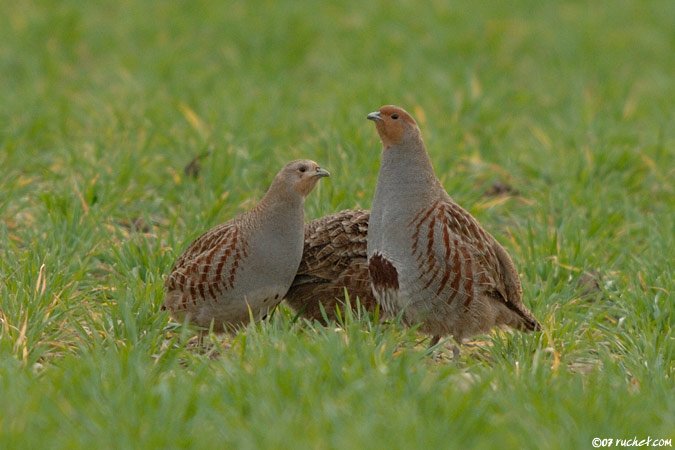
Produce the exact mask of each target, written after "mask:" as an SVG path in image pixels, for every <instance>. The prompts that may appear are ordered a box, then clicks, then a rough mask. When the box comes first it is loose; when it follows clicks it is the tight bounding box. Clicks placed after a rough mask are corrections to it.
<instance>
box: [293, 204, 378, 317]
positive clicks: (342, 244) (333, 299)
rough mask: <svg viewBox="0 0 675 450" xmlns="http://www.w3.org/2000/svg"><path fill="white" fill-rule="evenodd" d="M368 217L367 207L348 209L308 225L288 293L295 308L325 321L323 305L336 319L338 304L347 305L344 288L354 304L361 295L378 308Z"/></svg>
mask: <svg viewBox="0 0 675 450" xmlns="http://www.w3.org/2000/svg"><path fill="white" fill-rule="evenodd" d="M368 218H369V212H368V211H363V210H345V211H341V212H338V213H335V214H331V215H329V216H325V217H322V218H320V219H316V220H314V221H312V222H309V223H308V224H306V225H305V245H304V250H303V254H302V261H301V262H300V268H299V269H298V274H297V275H296V276H295V279H294V280H293V284H292V285H291V288H290V289H289V291H288V293H287V294H286V301H287V302H288V304H289V305H290V306H291V307H292V308H293V309H294V310H295V311H297V312H299V313H300V314H301V315H302V316H304V317H306V318H308V319H315V320H321V321H323V315H322V313H321V306H320V305H323V308H324V310H325V312H326V316H327V317H328V318H329V319H335V313H336V309H335V307H336V306H337V305H340V306H341V307H342V306H343V305H344V300H345V288H346V289H347V292H348V293H349V299H350V303H351V304H352V307H353V306H354V305H356V298H357V297H358V298H359V301H360V302H361V304H362V305H363V306H364V307H365V308H366V309H368V310H373V309H374V308H375V305H376V302H375V298H374V297H373V294H372V292H371V288H370V281H369V279H368V264H367V258H366V239H367V234H368Z"/></svg>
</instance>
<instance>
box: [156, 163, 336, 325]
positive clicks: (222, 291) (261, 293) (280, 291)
mask: <svg viewBox="0 0 675 450" xmlns="http://www.w3.org/2000/svg"><path fill="white" fill-rule="evenodd" d="M329 175H330V174H329V173H328V171H326V170H324V169H322V168H320V167H319V166H318V165H317V164H316V163H315V162H313V161H307V160H300V161H293V162H291V163H289V164H287V165H286V166H285V167H284V168H283V169H282V170H281V171H280V172H279V173H278V174H277V176H276V177H275V178H274V181H273V182H272V185H271V186H270V188H269V190H268V191H267V193H266V194H265V196H264V197H263V198H262V200H261V201H260V203H258V205H257V206H255V207H254V208H253V209H252V210H251V211H248V212H246V213H244V214H242V215H240V216H238V217H236V218H234V219H232V220H230V221H229V222H227V223H224V224H222V225H219V226H217V227H215V228H213V229H211V230H209V231H207V232H206V233H204V234H203V235H202V236H200V237H199V238H197V240H195V241H194V242H193V243H192V244H191V245H190V246H189V247H188V248H187V250H185V252H184V253H183V255H182V256H181V257H180V258H178V260H177V261H176V263H175V264H174V266H173V268H172V269H171V274H170V275H169V276H168V278H167V279H166V282H165V284H164V288H165V292H166V296H165V300H164V305H163V307H162V309H166V310H169V311H170V312H171V314H172V316H173V317H174V318H176V319H177V320H180V321H183V320H185V318H186V316H187V318H188V320H190V321H191V322H193V323H195V324H197V325H200V326H202V327H209V326H211V325H213V329H214V330H216V331H222V330H224V329H229V328H234V327H236V326H238V325H243V324H246V323H247V322H248V321H249V317H250V316H251V315H252V316H253V318H254V319H258V318H260V317H263V316H264V315H265V314H266V313H267V312H268V311H269V310H270V309H271V308H273V307H274V306H276V305H277V304H278V303H279V302H281V300H282V299H283V297H284V295H285V294H286V292H287V291H288V288H289V287H290V286H291V282H292V281H293V278H294V277H295V274H296V271H297V270H298V266H299V264H300V258H301V257H302V247H303V237H304V230H303V227H304V201H305V197H306V196H307V195H308V194H309V193H310V192H311V191H312V189H314V186H315V185H316V183H317V181H318V180H319V179H320V178H322V177H327V176H329Z"/></svg>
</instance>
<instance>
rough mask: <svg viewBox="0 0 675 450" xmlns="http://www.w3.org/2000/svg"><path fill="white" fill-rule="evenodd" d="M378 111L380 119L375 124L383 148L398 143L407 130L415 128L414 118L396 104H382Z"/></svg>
mask: <svg viewBox="0 0 675 450" xmlns="http://www.w3.org/2000/svg"><path fill="white" fill-rule="evenodd" d="M379 111H380V118H381V120H377V121H376V122H375V126H376V128H377V132H378V134H379V135H380V139H382V144H383V145H384V147H385V148H387V147H389V146H391V145H396V144H398V143H400V142H401V141H402V140H403V137H404V135H405V133H406V131H407V130H411V129H412V130H414V129H416V128H417V123H416V122H415V119H413V118H412V116H411V115H410V114H408V113H407V112H406V111H405V110H404V109H402V108H399V107H398V106H392V105H387V106H383V107H381V108H380V110H379Z"/></svg>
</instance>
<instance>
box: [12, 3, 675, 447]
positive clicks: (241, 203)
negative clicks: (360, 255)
mask: <svg viewBox="0 0 675 450" xmlns="http://www.w3.org/2000/svg"><path fill="white" fill-rule="evenodd" d="M0 4H1V5H2V8H1V9H2V11H3V13H2V15H1V17H0V130H1V131H0V167H1V169H0V173H1V176H0V448H2V449H14V448H35V449H37V448H96V449H100V448H186V447H194V448H237V449H257V448H288V449H301V448H312V449H317V448H319V449H323V448H354V449H392V448H402V449H403V448H405V449H435V448H513V449H520V448H533V449H535V448H536V449H541V448H560V449H568V448H592V439H593V438H594V437H599V438H608V439H617V438H621V439H632V438H633V437H637V438H638V440H639V439H646V438H648V437H651V438H652V439H675V381H674V380H673V377H674V376H675V364H674V363H673V356H674V350H675V342H674V340H675V339H674V337H673V334H672V329H673V323H674V320H675V317H674V314H673V290H674V289H675V286H674V285H673V261H674V259H673V255H675V192H674V187H673V178H674V176H675V170H674V168H675V75H674V74H675V57H674V55H675V28H674V27H673V24H674V23H675V2H673V1H670V0H664V1H637V0H636V1H622V0H617V1H612V2H609V1H596V2H583V1H569V2H541V1H535V0H532V1H516V2H497V1H491V2H473V1H456V2H446V1H441V0H437V1H431V2H427V3H426V5H425V6H423V2H419V1H398V0H394V1H390V2H385V1H373V2H361V1H352V0H348V1H343V2H330V1H318V2H310V1H305V2H301V1H298V2H286V3H285V2H274V1H264V0H259V1H258V0H256V1H233V2H227V1H226V2H218V1H207V0H197V1H176V2H150V1H137V2H134V1H128V0H122V1H117V2H103V1H90V2H80V1H75V0H64V1H59V2H49V1H37V0H28V1H14V2H11V1H9V0H3V1H0ZM386 103H395V104H399V105H401V106H403V107H405V108H406V109H408V110H409V111H411V112H412V113H413V114H414V115H415V116H416V118H417V119H418V122H419V123H420V127H421V128H422V132H423V134H424V136H425V140H426V143H427V147H428V150H429V152H430V153H431V156H432V159H433V161H434V164H435V168H436V171H437V173H438V175H439V177H441V179H442V181H443V183H444V185H445V187H446V188H447V190H448V192H449V193H450V194H451V195H452V196H453V197H454V198H455V199H456V200H457V201H458V202H459V203H460V204H462V205H463V206H464V207H466V208H467V209H468V210H470V211H471V212H472V213H473V214H474V215H475V216H476V217H477V218H478V219H479V220H480V221H481V222H482V223H483V225H484V226H485V228H487V229H488V230H489V231H491V232H492V233H493V234H494V235H495V236H496V237H497V238H498V239H499V240H500V241H501V242H502V243H503V244H504V245H505V246H506V247H507V249H508V250H509V251H510V252H511V254H512V256H513V258H514V260H515V262H516V264H517V266H518V268H519V271H520V273H521V278H522V281H523V287H524V291H525V302H526V303H527V304H528V305H529V306H530V307H531V308H532V310H533V312H534V313H535V315H536V316H537V317H538V318H539V319H540V321H541V322H542V324H543V326H544V331H543V332H541V333H535V334H529V335H524V334H519V333H511V332H495V333H493V334H491V335H487V336H480V337H478V338H477V339H476V341H475V342H473V343H471V345H469V346H466V347H465V348H463V351H462V355H461V358H460V359H459V361H451V360H450V358H449V355H451V351H450V343H447V345H446V348H445V349H443V350H441V351H439V352H438V353H437V354H435V355H430V354H429V353H428V352H427V351H426V349H425V342H423V336H422V335H420V334H417V333H416V332H415V330H406V329H404V328H403V327H402V326H400V325H397V324H395V323H389V324H386V323H385V324H381V323H379V322H378V321H377V320H374V319H373V318H369V317H367V315H361V314H355V315H347V317H345V318H344V320H343V321H342V323H340V324H331V325H330V326H328V327H323V326H321V325H319V324H316V323H308V322H303V321H302V320H298V321H294V320H293V319H294V316H293V314H292V313H291V312H290V311H289V310H288V309H286V308H285V307H282V308H280V309H278V310H277V311H276V313H275V314H274V315H273V317H272V318H270V319H268V320H267V321H265V322H263V323H260V324H256V325H251V326H249V327H248V328H246V329H245V330H242V331H241V332H240V333H239V334H238V335H237V336H235V337H231V338H223V337H218V336H211V338H210V340H211V347H210V350H209V351H207V352H203V351H202V352H200V351H196V350H195V349H194V348H192V342H193V341H194V340H192V341H191V339H192V338H193V337H194V336H195V331H194V330H192V329H186V328H183V327H180V326H176V325H173V324H172V323H171V322H169V320H168V316H167V315H166V314H165V313H162V312H160V311H159V307H160V305H161V302H162V283H163V276H164V275H165V274H166V273H167V272H168V270H169V269H170V266H171V264H172V262H173V261H174V259H175V258H176V257H177V256H178V255H179V254H180V252H181V251H182V250H183V249H184V248H185V246H186V245H187V244H188V243H189V242H190V241H191V240H192V239H193V238H195V237H196V236H197V235H198V234H200V233H201V232H202V231H204V230H205V229H207V228H208V227H210V226H213V225H215V224H217V223H219V222H222V221H225V220H227V219H229V218H230V217H232V216H233V215H235V214H237V213H239V212H241V211H244V210H246V209H247V208H249V207H250V206H251V205H252V204H254V202H255V201H256V200H257V199H259V198H260V197H261V195H262V194H263V193H264V191H265V190H266V188H267V186H268V184H269V182H270V181H271V179H272V177H273V176H274V174H275V173H276V172H277V170H278V169H279V168H280V167H281V165H282V164H284V163H285V162H286V161H289V160H291V159H295V158H300V157H303V158H311V159H314V160H316V161H318V162H319V163H320V164H321V165H322V166H324V167H326V168H327V169H329V170H330V171H331V172H332V174H333V176H332V177H331V178H330V179H329V180H324V182H322V183H321V186H320V187H319V188H318V189H317V190H316V191H315V192H314V193H312V194H311V196H310V197H309V198H308V201H307V204H306V214H307V218H308V219H311V218H315V217H319V216H321V215H324V214H328V213H331V212H334V211H338V210H340V209H344V208H352V207H355V206H360V207H365V208H367V207H369V206H370V201H371V195H372V192H373V189H374V187H375V183H376V177H377V169H378V165H379V153H380V143H379V141H378V138H377V135H376V132H375V130H374V127H373V125H372V123H370V122H368V121H367V120H366V119H365V116H366V114H367V113H368V112H370V111H373V110H375V109H377V108H378V107H379V106H380V105H382V104H386ZM207 151H210V154H209V155H208V156H206V157H205V158H204V159H203V160H202V168H201V171H200V173H199V176H198V177H196V178H195V177H191V176H186V175H185V173H184V171H183V168H184V167H185V165H186V164H188V163H189V162H190V161H191V160H192V159H193V158H194V157H195V156H197V155H200V154H202V153H204V152H207ZM495 184H498V185H501V186H502V187H505V188H506V189H505V190H506V191H507V192H506V195H497V196H495V195H490V191H491V190H494V189H493V188H494V186H495ZM613 446H614V448H616V441H615V442H614V444H613ZM666 448H668V447H666Z"/></svg>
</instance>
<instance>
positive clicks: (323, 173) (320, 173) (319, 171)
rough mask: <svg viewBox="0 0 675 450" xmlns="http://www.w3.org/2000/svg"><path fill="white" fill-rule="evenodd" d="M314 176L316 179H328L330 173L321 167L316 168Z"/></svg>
mask: <svg viewBox="0 0 675 450" xmlns="http://www.w3.org/2000/svg"><path fill="white" fill-rule="evenodd" d="M316 176H317V177H329V176H330V172H329V171H327V170H326V169H322V168H321V167H318V168H317V169H316Z"/></svg>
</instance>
